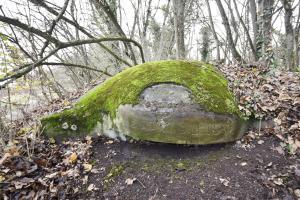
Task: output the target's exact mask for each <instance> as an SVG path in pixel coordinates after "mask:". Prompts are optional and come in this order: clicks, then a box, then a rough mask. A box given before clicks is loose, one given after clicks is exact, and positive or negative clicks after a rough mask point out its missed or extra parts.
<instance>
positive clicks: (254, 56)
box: [233, 0, 257, 61]
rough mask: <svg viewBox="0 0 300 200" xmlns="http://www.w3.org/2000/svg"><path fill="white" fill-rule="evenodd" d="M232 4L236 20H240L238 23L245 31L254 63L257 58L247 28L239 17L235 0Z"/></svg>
mask: <svg viewBox="0 0 300 200" xmlns="http://www.w3.org/2000/svg"><path fill="white" fill-rule="evenodd" d="M233 4H234V8H235V11H236V14H237V16H238V18H239V20H240V22H241V24H242V26H243V29H244V31H245V33H246V37H247V40H248V43H249V45H250V48H251V52H252V55H253V58H254V60H255V61H256V60H257V57H256V49H255V47H254V45H253V42H252V39H251V37H250V34H249V30H248V28H247V27H246V24H245V23H244V21H243V19H242V17H241V15H240V13H239V10H238V7H237V4H236V0H233Z"/></svg>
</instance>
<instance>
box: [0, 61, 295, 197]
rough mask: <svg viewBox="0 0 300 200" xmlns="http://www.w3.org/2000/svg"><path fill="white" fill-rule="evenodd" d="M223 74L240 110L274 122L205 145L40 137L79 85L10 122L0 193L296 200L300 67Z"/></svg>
mask: <svg viewBox="0 0 300 200" xmlns="http://www.w3.org/2000/svg"><path fill="white" fill-rule="evenodd" d="M220 70H221V71H223V72H224V74H225V76H226V77H227V78H228V80H229V83H230V87H231V88H232V90H233V92H234V93H235V96H236V97H237V98H238V99H239V102H238V103H239V108H240V110H241V111H242V112H243V113H244V115H246V116H248V117H255V118H256V119H264V120H265V122H269V121H272V123H273V124H272V125H271V126H264V125H263V124H260V123H259V126H257V124H256V125H253V126H250V129H249V130H248V131H247V132H246V133H245V136H244V137H243V138H242V139H241V140H239V141H236V142H234V143H228V144H217V145H207V146H186V145H171V144H159V143H151V142H139V141H127V142H122V141H118V140H112V139H109V138H104V137H102V136H96V137H93V138H92V137H90V136H87V137H85V138H82V139H78V140H70V141H65V142H62V143H60V144H57V143H55V141H54V140H53V139H52V138H45V137H43V136H41V135H40V131H39V129H38V124H39V118H40V116H42V115H47V114H49V113H53V112H59V111H61V110H62V109H64V108H66V107H70V106H71V105H72V103H73V102H74V101H76V99H78V98H79V97H80V96H81V94H82V93H83V91H81V92H78V93H74V94H73V95H72V96H71V97H70V98H68V99H58V100H55V101H53V102H51V103H50V104H49V105H47V106H44V107H38V108H36V109H35V110H33V111H31V112H30V113H28V115H26V117H25V118H24V119H22V120H16V121H15V122H13V124H11V126H10V130H11V131H13V132H14V133H15V137H14V139H13V141H12V143H9V144H5V145H3V144H0V145H2V149H3V152H0V155H1V159H0V199H152V200H156V199H223V200H225V199H227V200H230V199H243V200H244V199H280V200H281V199H284V200H293V199H296V200H297V199H300V159H299V158H300V75H299V73H292V72H281V71H276V70H267V71H266V70H265V69H264V68H249V67H244V68H243V67H242V68H241V67H239V66H233V65H232V66H230V68H229V67H227V66H220ZM260 125H263V126H262V127H261V126H260ZM2 138H3V139H4V141H5V139H6V140H7V138H8V135H4V136H2Z"/></svg>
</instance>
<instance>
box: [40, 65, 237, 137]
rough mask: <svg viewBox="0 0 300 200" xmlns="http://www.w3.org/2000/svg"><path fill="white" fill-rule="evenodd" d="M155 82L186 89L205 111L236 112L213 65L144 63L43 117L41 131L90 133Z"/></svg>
mask: <svg viewBox="0 0 300 200" xmlns="http://www.w3.org/2000/svg"><path fill="white" fill-rule="evenodd" d="M159 83H174V84H178V85H182V86H185V87H186V88H188V89H189V90H190V91H191V92H192V94H193V96H194V101H195V102H196V103H199V104H201V105H202V106H204V107H205V108H206V110H207V111H211V112H216V113H225V114H233V115H240V113H239V110H238V108H237V105H236V103H235V101H234V98H233V95H232V94H231V93H230V91H229V90H228V86H227V80H226V79H225V78H224V77H223V76H222V75H221V74H220V73H219V72H218V71H217V70H216V69H215V68H214V66H212V65H210V64H207V63H202V62H196V61H157V62H148V63H144V64H141V65H137V66H135V67H132V68H129V69H126V70H124V71H123V72H121V73H119V74H117V75H116V76H114V77H112V78H110V79H109V80H107V81H105V82H104V83H103V84H101V85H99V86H97V87H95V88H94V89H92V90H91V91H89V92H88V93H87V94H86V95H84V96H83V97H82V98H81V99H80V100H79V101H78V102H77V103H76V104H75V105H74V106H73V108H72V109H69V110H65V111H63V112H61V113H56V114H53V115H50V116H47V117H44V118H43V119H42V120H41V122H42V125H43V127H44V133H46V134H47V135H48V136H51V137H55V138H64V137H68V136H79V135H87V134H91V133H93V130H94V129H95V127H96V126H97V124H98V125H99V124H101V123H102V115H103V114H107V115H109V116H110V117H111V119H114V118H115V116H116V110H117V109H118V107H119V106H120V105H125V104H131V105H136V104H138V103H139V95H140V94H141V92H142V91H143V90H144V89H145V88H147V87H150V86H152V85H156V84H159Z"/></svg>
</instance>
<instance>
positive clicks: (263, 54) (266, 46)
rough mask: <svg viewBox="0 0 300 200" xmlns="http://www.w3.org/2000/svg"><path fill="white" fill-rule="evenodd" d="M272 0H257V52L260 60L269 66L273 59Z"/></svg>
mask: <svg viewBox="0 0 300 200" xmlns="http://www.w3.org/2000/svg"><path fill="white" fill-rule="evenodd" d="M273 5H274V0H258V14H259V15H258V16H259V20H258V24H259V26H258V27H259V29H258V30H259V31H258V41H257V52H258V57H259V58H260V59H261V60H262V62H263V63H264V64H265V65H266V66H269V65H270V64H271V63H272V60H273V51H272V48H271V47H272V43H271V42H272V16H273Z"/></svg>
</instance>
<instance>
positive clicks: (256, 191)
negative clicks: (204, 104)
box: [76, 137, 296, 200]
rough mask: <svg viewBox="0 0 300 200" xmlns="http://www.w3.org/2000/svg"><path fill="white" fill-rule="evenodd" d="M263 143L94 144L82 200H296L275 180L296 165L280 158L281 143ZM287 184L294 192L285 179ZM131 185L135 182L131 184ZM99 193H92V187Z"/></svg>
mask: <svg viewBox="0 0 300 200" xmlns="http://www.w3.org/2000/svg"><path fill="white" fill-rule="evenodd" d="M263 140H264V141H265V142H264V143H263V144H260V145H259V144H257V142H253V144H251V145H242V144H240V145H237V144H236V143H228V144H218V145H208V146H184V145H171V144H159V143H145V142H136V143H129V142H119V141H112V140H109V139H106V138H102V137H100V138H99V139H98V140H97V141H95V142H94V144H93V156H92V157H93V160H92V164H93V168H94V169H96V172H94V173H91V174H90V175H89V179H88V182H87V184H86V186H85V187H84V188H85V190H84V189H82V190H81V191H80V192H79V193H78V196H76V198H78V199H243V200H244V199H272V198H275V197H277V198H280V199H282V198H287V199H293V196H292V195H290V194H289V192H288V191H287V189H286V187H280V186H278V187H277V186H276V185H274V184H273V185H272V183H271V181H270V177H272V175H273V176H274V175H276V173H277V174H278V173H279V172H281V173H284V172H285V171H287V170H289V169H288V167H289V165H290V164H291V163H295V160H292V159H291V158H286V157H284V156H282V155H279V154H278V152H277V151H275V150H274V147H276V146H278V145H279V144H278V141H276V139H274V138H272V137H269V138H263ZM284 181H285V184H290V185H292V186H291V187H295V186H296V184H295V180H294V179H293V178H292V177H286V179H285V180H284ZM131 182H133V183H132V184H131ZM90 184H94V186H95V187H96V188H98V189H96V190H92V191H87V190H86V188H87V186H88V185H90Z"/></svg>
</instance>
